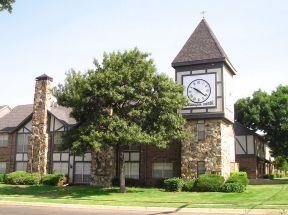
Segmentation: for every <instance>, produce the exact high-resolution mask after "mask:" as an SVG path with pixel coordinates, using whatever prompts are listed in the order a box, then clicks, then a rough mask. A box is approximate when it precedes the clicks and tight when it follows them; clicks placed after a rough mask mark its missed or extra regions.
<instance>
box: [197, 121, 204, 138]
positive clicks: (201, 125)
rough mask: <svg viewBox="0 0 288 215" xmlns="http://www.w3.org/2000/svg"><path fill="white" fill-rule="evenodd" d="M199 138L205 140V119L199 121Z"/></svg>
mask: <svg viewBox="0 0 288 215" xmlns="http://www.w3.org/2000/svg"><path fill="white" fill-rule="evenodd" d="M197 140H198V141H201V140H205V124H204V120H201V121H198V122H197Z"/></svg>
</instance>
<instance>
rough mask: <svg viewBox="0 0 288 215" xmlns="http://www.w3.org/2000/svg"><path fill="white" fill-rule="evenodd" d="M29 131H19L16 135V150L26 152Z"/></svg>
mask: <svg viewBox="0 0 288 215" xmlns="http://www.w3.org/2000/svg"><path fill="white" fill-rule="evenodd" d="M28 139H29V133H20V134H18V136H17V152H20V153H27V151H28V142H29V141H28Z"/></svg>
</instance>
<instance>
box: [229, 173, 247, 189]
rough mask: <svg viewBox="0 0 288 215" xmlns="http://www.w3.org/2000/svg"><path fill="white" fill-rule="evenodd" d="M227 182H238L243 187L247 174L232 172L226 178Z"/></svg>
mask: <svg viewBox="0 0 288 215" xmlns="http://www.w3.org/2000/svg"><path fill="white" fill-rule="evenodd" d="M227 182H228V183H231V182H232V183H233V182H239V183H240V184H242V185H243V186H244V187H246V186H247V185H248V182H249V180H248V176H247V173H246V172H233V173H231V175H230V177H229V178H228V180H227Z"/></svg>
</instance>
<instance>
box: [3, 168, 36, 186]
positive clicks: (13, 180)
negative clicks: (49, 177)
mask: <svg viewBox="0 0 288 215" xmlns="http://www.w3.org/2000/svg"><path fill="white" fill-rule="evenodd" d="M40 181H41V176H40V175H39V174H37V173H27V172H24V171H16V172H12V173H9V174H7V175H6V176H5V179H4V183H6V184H16V185H36V184H40Z"/></svg>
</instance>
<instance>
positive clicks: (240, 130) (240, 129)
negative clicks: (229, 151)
mask: <svg viewBox="0 0 288 215" xmlns="http://www.w3.org/2000/svg"><path fill="white" fill-rule="evenodd" d="M233 128H234V133H235V135H236V136H243V135H254V134H255V132H253V131H252V130H250V129H249V128H247V127H246V126H244V125H242V124H240V123H239V122H234V124H233Z"/></svg>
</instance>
